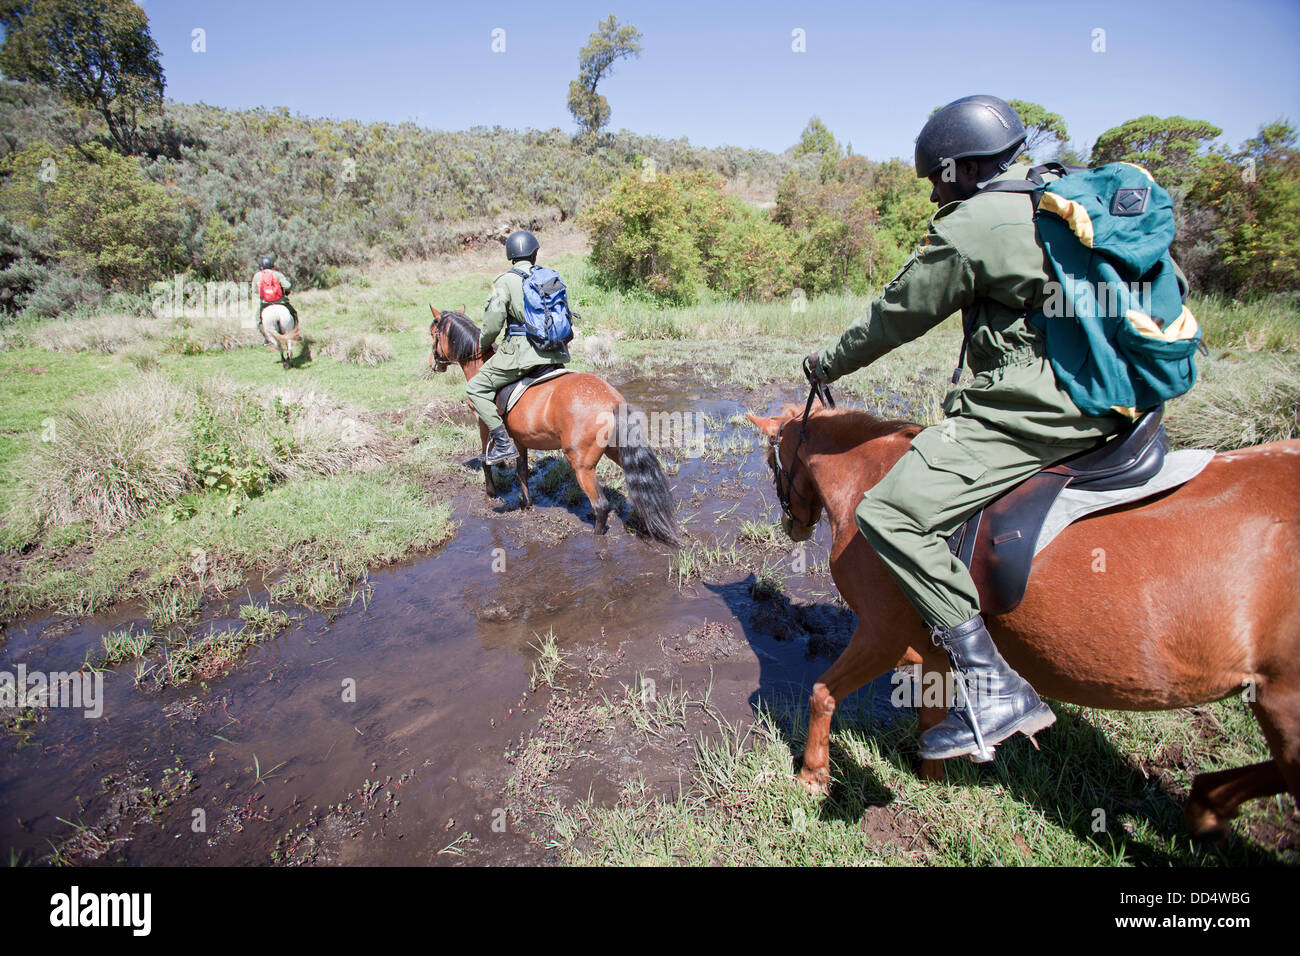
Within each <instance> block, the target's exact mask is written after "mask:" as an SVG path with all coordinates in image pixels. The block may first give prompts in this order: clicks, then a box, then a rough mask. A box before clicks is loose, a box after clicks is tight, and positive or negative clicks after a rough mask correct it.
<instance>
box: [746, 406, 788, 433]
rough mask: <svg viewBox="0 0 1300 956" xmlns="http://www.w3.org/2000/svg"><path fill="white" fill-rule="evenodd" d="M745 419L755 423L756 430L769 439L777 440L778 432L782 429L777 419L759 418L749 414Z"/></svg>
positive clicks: (747, 413)
mask: <svg viewBox="0 0 1300 956" xmlns="http://www.w3.org/2000/svg"><path fill="white" fill-rule="evenodd" d="M745 417H746V418H748V419H749V420H750V421H751V422H752V423H753V425H754V427H755V428H757V429H758V430H759V431H761V432H762V433H763V434H764V435H767V436H768V437H769V438H775V437H776V435H777V432H778V431H780V427H779V426H778V425H777V422H776V419H775V418H758V417H756V416H754V415H751V414H750V413H749V412H745Z"/></svg>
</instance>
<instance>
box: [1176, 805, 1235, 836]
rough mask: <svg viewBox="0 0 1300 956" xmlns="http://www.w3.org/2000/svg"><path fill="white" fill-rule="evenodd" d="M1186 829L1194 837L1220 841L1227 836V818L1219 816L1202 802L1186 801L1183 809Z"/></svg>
mask: <svg viewBox="0 0 1300 956" xmlns="http://www.w3.org/2000/svg"><path fill="white" fill-rule="evenodd" d="M1183 816H1184V817H1185V818H1186V819H1187V829H1188V830H1189V831H1190V832H1191V835H1192V837H1193V838H1194V839H1197V840H1205V841H1206V842H1209V843H1221V842H1223V840H1225V839H1227V836H1228V818H1227V817H1224V816H1221V815H1220V814H1218V813H1216V812H1215V811H1213V810H1211V809H1210V808H1209V807H1207V806H1205V805H1204V804H1200V803H1195V802H1188V804H1187V806H1186V807H1185V808H1184V810H1183Z"/></svg>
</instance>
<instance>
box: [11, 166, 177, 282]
mask: <svg viewBox="0 0 1300 956" xmlns="http://www.w3.org/2000/svg"><path fill="white" fill-rule="evenodd" d="M47 161H50V162H53V164H54V168H55V169H56V170H57V173H56V175H54V176H53V177H51V178H49V179H48V180H43V179H42V178H41V176H40V175H38V171H39V170H41V169H43V168H47ZM0 176H5V177H6V182H5V185H4V186H3V187H2V188H0V215H3V216H5V217H6V218H8V219H9V220H10V221H11V222H13V223H14V224H15V225H17V226H20V227H22V228H24V229H27V230H30V231H31V232H32V233H34V234H37V235H44V236H48V237H49V241H50V245H51V250H50V251H51V252H52V253H53V254H54V257H55V258H57V259H58V260H59V261H60V262H61V263H66V264H67V265H69V266H72V267H74V268H75V269H76V271H78V272H80V273H85V274H93V275H94V276H95V277H96V278H97V279H98V280H99V282H100V283H101V284H102V285H104V286H114V285H118V286H121V287H123V288H126V289H132V290H140V289H143V288H145V287H147V286H148V284H149V283H150V281H152V280H156V279H162V278H166V277H167V276H168V275H170V274H171V273H173V272H175V271H177V270H179V269H181V268H184V267H185V266H186V265H187V264H188V258H189V257H188V255H187V252H186V248H185V236H186V232H187V228H186V227H187V222H186V215H187V211H188V210H190V209H191V208H192V207H193V206H194V205H195V204H196V203H195V201H194V200H182V199H178V198H177V197H175V196H174V195H173V194H172V193H171V192H169V191H168V190H167V188H166V187H164V186H160V185H158V184H157V183H155V182H153V181H152V180H151V179H149V178H148V177H147V176H145V174H144V172H143V171H142V170H141V169H140V164H139V163H138V162H136V161H135V160H134V159H130V158H128V157H126V156H121V155H119V154H118V153H115V152H113V151H112V150H110V149H109V148H108V147H106V146H103V145H102V144H100V143H91V144H89V145H88V146H85V147H83V148H81V149H78V148H76V147H72V146H69V147H66V148H64V149H62V150H56V149H55V148H54V147H52V146H50V145H49V144H48V143H34V144H32V145H31V146H29V147H28V148H27V149H25V150H22V151H21V152H18V153H15V154H13V155H12V156H8V157H6V158H5V160H4V161H3V163H0ZM105 197H112V201H111V202H108V201H105Z"/></svg>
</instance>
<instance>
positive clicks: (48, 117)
mask: <svg viewBox="0 0 1300 956" xmlns="http://www.w3.org/2000/svg"><path fill="white" fill-rule="evenodd" d="M0 129H2V130H3V139H2V140H0V309H3V311H4V313H6V314H8V315H10V316H12V315H15V314H17V313H21V312H24V311H26V312H30V313H33V314H35V315H39V316H50V315H55V314H58V313H60V312H63V311H66V310H68V309H71V308H75V307H78V306H87V305H91V306H93V305H99V304H102V303H103V302H104V300H105V299H106V298H107V297H109V296H112V295H113V294H114V293H117V294H119V295H122V294H128V295H129V294H132V293H136V294H138V293H140V292H142V291H144V290H145V289H146V288H147V287H148V285H149V284H150V283H151V282H154V281H158V280H160V279H169V278H170V277H172V276H173V275H174V274H176V273H178V272H180V273H187V274H189V275H191V276H192V277H193V278H194V279H196V280H198V281H208V280H239V279H245V280H246V279H247V278H248V276H249V275H251V273H252V270H253V268H254V267H255V265H254V264H255V260H256V257H257V256H258V255H260V254H261V253H263V252H264V251H266V250H274V251H275V252H276V254H277V255H278V256H279V257H280V261H281V262H284V263H286V264H289V263H291V264H292V270H293V275H294V279H295V281H296V282H297V283H299V284H300V285H302V286H305V287H327V286H330V285H332V284H334V283H335V282H337V281H338V279H339V278H340V276H341V274H342V272H343V270H345V269H347V268H349V267H354V266H358V265H360V264H362V263H366V262H369V261H371V260H373V259H374V258H376V257H387V258H393V259H415V258H422V257H428V256H433V255H438V254H445V253H450V252H455V251H457V250H459V249H463V248H466V247H468V246H473V245H475V244H478V243H481V242H484V241H491V240H493V239H496V238H503V237H504V235H505V234H506V233H508V232H509V231H510V230H511V229H513V228H516V227H521V226H522V227H526V228H531V229H535V230H541V231H545V230H546V229H547V228H548V227H550V226H554V225H556V224H559V223H563V222H566V221H568V220H571V219H573V218H574V217H575V216H577V215H578V214H579V213H580V212H582V210H584V209H585V208H586V207H587V206H589V205H590V204H591V203H592V202H593V201H595V200H596V199H598V198H599V197H601V196H603V195H604V194H605V193H606V192H607V191H608V190H609V189H610V188H611V187H613V186H614V184H615V183H617V182H618V181H619V179H620V177H621V176H623V175H624V174H626V173H629V172H632V173H636V174H638V175H645V174H646V171H653V170H655V169H659V170H672V171H688V170H694V171H699V172H701V173H708V174H711V175H713V176H716V177H718V180H719V182H721V181H727V182H732V183H736V184H737V185H738V186H739V187H740V188H743V189H746V190H750V191H755V192H757V193H760V194H770V193H774V192H775V189H776V185H777V183H779V182H780V181H781V180H782V179H783V178H784V177H785V176H786V175H787V174H788V173H790V172H791V171H795V170H799V169H801V168H805V167H808V166H810V165H811V161H810V160H807V159H802V160H801V159H799V158H797V157H793V156H785V155H777V154H773V153H768V152H764V151H760V150H745V149H732V148H724V149H703V148H699V147H694V146H691V145H690V144H689V143H688V142H686V141H685V140H664V139H656V138H654V137H647V136H638V135H636V134H632V133H628V132H620V133H616V134H610V135H606V136H604V137H601V138H600V139H598V140H594V141H593V140H591V139H586V140H582V141H580V142H575V141H574V140H573V138H572V137H570V136H569V134H567V133H564V132H562V131H560V130H558V129H553V130H525V131H522V132H519V131H514V130H505V129H501V128H495V129H487V128H475V129H471V130H468V131H464V132H454V133H450V132H440V131H435V130H428V129H424V128H421V127H418V126H416V125H414V124H410V123H404V124H399V125H392V124H387V123H370V124H364V123H360V122H356V121H350V120H327V119H313V118H309V117H303V116H295V115H290V114H289V112H288V111H287V110H284V109H257V110H244V111H237V110H226V109H220V108H217V107H212V106H206V105H188V104H176V103H169V104H167V105H165V106H164V107H163V112H162V116H161V117H160V118H159V119H158V120H157V121H156V122H155V123H154V124H153V125H152V126H151V127H149V128H148V129H146V130H144V131H142V134H141V144H142V148H141V151H140V153H139V155H137V156H124V155H122V154H121V153H120V152H116V151H114V150H113V149H112V148H111V141H110V140H109V137H108V136H107V133H106V130H105V129H104V127H103V124H101V123H99V122H98V121H97V120H96V119H95V118H94V117H93V116H92V115H90V114H88V113H86V112H85V111H81V110H76V109H74V108H71V107H69V106H65V105H63V104H62V103H61V102H60V101H59V100H58V98H57V97H56V96H55V95H54V94H52V93H50V92H48V91H46V90H44V89H42V88H40V87H37V86H33V85H28V84H20V83H15V82H11V81H0ZM107 197H112V201H108V202H106V201H105V199H106V198H107Z"/></svg>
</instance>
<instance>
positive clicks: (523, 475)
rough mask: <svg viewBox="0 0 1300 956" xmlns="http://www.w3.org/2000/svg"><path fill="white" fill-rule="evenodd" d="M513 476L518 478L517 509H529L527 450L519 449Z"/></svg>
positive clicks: (531, 501) (530, 501)
mask: <svg viewBox="0 0 1300 956" xmlns="http://www.w3.org/2000/svg"><path fill="white" fill-rule="evenodd" d="M515 475H516V477H518V478H519V507H520V508H531V507H532V505H533V500H532V499H531V498H529V497H528V449H527V448H520V449H519V458H518V459H517V460H516V461H515Z"/></svg>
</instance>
